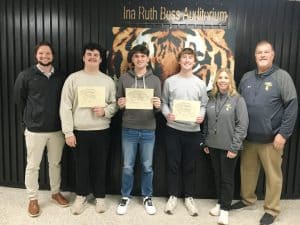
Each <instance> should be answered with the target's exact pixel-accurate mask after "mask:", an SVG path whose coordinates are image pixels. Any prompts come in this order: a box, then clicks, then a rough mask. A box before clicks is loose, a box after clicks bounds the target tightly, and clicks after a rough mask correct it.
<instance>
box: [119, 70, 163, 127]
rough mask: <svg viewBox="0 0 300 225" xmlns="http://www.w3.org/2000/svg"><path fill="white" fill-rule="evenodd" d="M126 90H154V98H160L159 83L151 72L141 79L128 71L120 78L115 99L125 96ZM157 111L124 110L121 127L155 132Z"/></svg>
mask: <svg viewBox="0 0 300 225" xmlns="http://www.w3.org/2000/svg"><path fill="white" fill-rule="evenodd" d="M126 88H148V89H154V97H158V98H161V83H160V80H159V78H158V77H157V76H155V75H154V74H153V73H152V71H151V70H148V71H147V72H146V74H145V75H144V76H142V77H137V76H136V74H135V73H134V71H132V70H130V71H128V72H127V73H125V74H123V75H121V76H120V79H119V83H118V88H117V99H119V98H121V97H126V96H125V89H126ZM156 111H157V110H155V109H153V110H142V109H126V108H125V109H124V112H123V123H122V126H123V127H126V128H133V129H149V130H155V128H156V120H155V112H156Z"/></svg>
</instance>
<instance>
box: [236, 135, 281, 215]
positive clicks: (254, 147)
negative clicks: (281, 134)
mask: <svg viewBox="0 0 300 225" xmlns="http://www.w3.org/2000/svg"><path fill="white" fill-rule="evenodd" d="M282 153H283V150H276V149H274V148H273V144H272V143H269V144H258V143H251V142H248V141H245V143H244V150H243V151H242V154H241V196H242V198H243V201H244V203H245V204H247V205H251V204H254V203H255V201H256V200H257V196H256V194H255V190H256V185H257V180H258V176H259V172H260V168H261V165H262V167H263V169H264V172H265V176H266V193H265V204H264V209H265V212H267V213H270V214H271V215H274V216H277V215H278V214H279V213H280V196H281V189H282V171H281V163H282Z"/></svg>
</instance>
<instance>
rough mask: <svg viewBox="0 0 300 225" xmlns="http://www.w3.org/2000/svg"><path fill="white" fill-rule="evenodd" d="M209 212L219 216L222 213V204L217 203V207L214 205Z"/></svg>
mask: <svg viewBox="0 0 300 225" xmlns="http://www.w3.org/2000/svg"><path fill="white" fill-rule="evenodd" d="M209 214H210V215H211V216H219V215H220V204H216V205H215V207H213V208H212V209H211V210H210V211H209Z"/></svg>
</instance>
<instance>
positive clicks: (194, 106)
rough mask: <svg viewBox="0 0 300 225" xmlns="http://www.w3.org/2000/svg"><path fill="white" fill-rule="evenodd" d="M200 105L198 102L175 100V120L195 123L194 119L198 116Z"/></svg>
mask: <svg viewBox="0 0 300 225" xmlns="http://www.w3.org/2000/svg"><path fill="white" fill-rule="evenodd" d="M200 103H201V102H200V101H191V100H176V99H175V100H174V101H173V114H174V115H175V120H178V121H190V122H196V118H197V117H198V116H199V115H200Z"/></svg>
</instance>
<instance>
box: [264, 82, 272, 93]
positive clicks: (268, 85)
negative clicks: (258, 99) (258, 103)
mask: <svg viewBox="0 0 300 225" xmlns="http://www.w3.org/2000/svg"><path fill="white" fill-rule="evenodd" d="M271 87H272V82H265V90H266V91H268V90H269V89H270V88H271Z"/></svg>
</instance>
